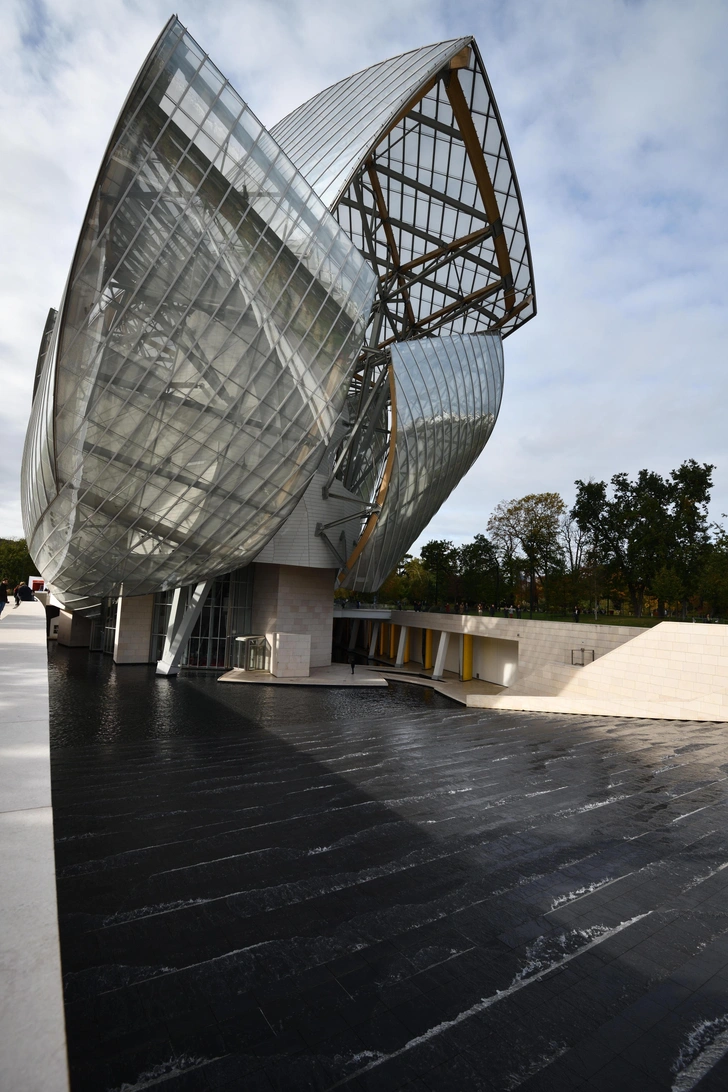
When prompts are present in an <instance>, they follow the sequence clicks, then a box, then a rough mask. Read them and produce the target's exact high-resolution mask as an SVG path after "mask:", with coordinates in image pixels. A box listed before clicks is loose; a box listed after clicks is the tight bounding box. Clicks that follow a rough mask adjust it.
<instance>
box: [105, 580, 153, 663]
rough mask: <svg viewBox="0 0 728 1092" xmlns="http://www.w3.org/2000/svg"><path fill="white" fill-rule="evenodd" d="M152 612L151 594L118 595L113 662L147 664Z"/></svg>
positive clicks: (148, 661)
mask: <svg viewBox="0 0 728 1092" xmlns="http://www.w3.org/2000/svg"><path fill="white" fill-rule="evenodd" d="M153 613H154V596H153V595H130V596H120V597H119V603H118V606H117V612H116V636H115V637H114V663H117V664H148V663H150V662H151V660H150V646H151V640H152V615H153Z"/></svg>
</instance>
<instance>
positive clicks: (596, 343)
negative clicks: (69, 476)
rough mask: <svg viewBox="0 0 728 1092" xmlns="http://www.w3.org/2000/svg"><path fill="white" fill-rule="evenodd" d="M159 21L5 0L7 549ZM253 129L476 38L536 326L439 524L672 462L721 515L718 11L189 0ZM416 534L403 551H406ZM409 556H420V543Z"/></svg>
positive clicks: (726, 477) (724, 129)
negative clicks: (698, 469) (521, 222)
mask: <svg viewBox="0 0 728 1092" xmlns="http://www.w3.org/2000/svg"><path fill="white" fill-rule="evenodd" d="M173 10H174V9H173V8H172V7H170V6H169V5H168V4H166V3H162V2H160V0H143V2H132V0H103V2H101V3H99V2H98V0H46V2H44V0H0V26H2V27H3V31H4V45H3V66H2V70H1V71H0V537H10V536H20V535H22V534H23V530H22V522H21V517H20V503H19V475H20V460H21V455H22V447H23V438H24V434H25V428H26V424H27V419H28V414H29V412H30V401H31V393H32V381H33V373H34V369H35V361H36V357H37V353H38V345H39V342H40V338H41V334H42V331H43V325H44V321H45V317H46V315H47V312H48V308H49V307H51V306H53V307H57V306H58V303H59V301H60V298H61V295H62V292H63V287H64V283H65V279H66V276H67V274H68V269H69V266H70V262H71V258H72V256H73V251H74V247H75V244H76V241H77V238H78V233H79V231H80V228H81V223H82V219H83V215H84V212H85V209H86V204H87V202H88V199H89V196H90V192H91V187H92V185H93V182H94V179H95V176H96V172H97V171H98V167H99V163H100V161H101V157H102V155H103V152H104V149H105V147H106V143H107V141H108V138H109V136H110V134H111V131H112V128H113V126H114V123H115V121H116V118H117V115H118V112H119V110H120V108H121V105H122V103H123V101H124V98H125V96H126V93H127V91H128V89H129V86H130V84H131V83H132V81H133V79H134V77H135V75H136V73H137V71H138V69H139V67H140V65H141V64H142V62H143V60H144V58H145V56H146V54H147V53H148V51H149V49H150V48H151V46H152V44H153V43H154V40H155V38H156V37H157V35H158V34H159V32H160V30H161V29H162V27H163V25H164V23H165V22H166V20H167V19H168V17H169V16H170V14H172V12H173ZM176 11H177V14H178V15H179V17H180V19H181V20H182V22H183V23H184V24H185V25H186V26H187V27H188V29H189V30H190V32H191V34H192V35H193V37H195V38H196V39H197V41H198V42H199V43H200V45H201V46H202V47H203V49H204V50H205V51H206V52H207V53H209V54H210V56H211V58H212V60H213V61H214V62H215V64H217V66H218V68H220V69H221V70H222V72H223V73H224V74H225V75H226V76H227V77H228V78H229V79H230V81H231V82H232V83H233V85H234V86H235V87H236V89H237V90H238V91H239V92H240V94H241V95H242V96H243V98H244V99H245V100H246V101H247V102H248V104H249V105H250V107H251V108H252V109H253V111H254V112H255V113H256V114H257V115H258V117H259V118H260V119H261V121H262V122H263V124H264V125H266V126H271V125H273V124H274V123H275V122H276V121H277V120H278V119H279V118H280V117H282V116H283V115H285V114H286V113H287V112H288V111H289V110H290V109H292V108H293V107H294V106H296V105H298V104H299V103H300V102H303V101H304V100H305V99H307V98H309V97H310V96H311V95H313V94H315V93H316V92H317V91H319V90H321V89H322V88H324V87H326V86H328V85H329V84H331V83H333V82H335V81H336V80H338V79H341V78H342V77H344V76H346V75H348V74H349V73H351V72H354V71H356V70H358V69H360V68H364V67H366V66H367V65H369V64H373V63H374V62H376V61H379V60H382V59H384V58H385V57H388V56H392V55H394V54H397V53H401V52H403V51H405V50H408V49H413V48H415V47H417V46H420V45H425V44H428V43H430V42H436V41H441V40H443V39H447V38H454V37H457V36H460V35H464V34H474V35H475V37H476V39H477V41H478V44H479V46H480V49H481V52H482V54H483V58H484V61H485V65H486V68H487V70H488V74H489V76H490V79H491V83H492V85H493V89H494V92H495V96H496V99H497V101H498V105H499V107H500V111H501V114H502V117H503V121H504V124H505V128H506V132H507V134H508V138H509V142H510V146H511V151H512V154H513V158H514V162H515V166H516V171H517V174H518V179H519V182H520V186H521V191H522V195H523V201H524V206H525V210H526V217H527V222H528V228H529V234H530V239H531V249H532V254H533V264H534V272H535V283H536V293H537V300H538V310H539V313H538V315H537V316H536V318H535V319H533V320H532V321H531V322H530V323H528V324H527V325H526V326H525V327H524V328H523V329H521V330H518V331H516V332H515V334H514V335H513V336H512V337H509V338H508V339H507V340H506V341H505V343H504V349H505V368H506V380H505V392H504V398H503V405H502V408H501V413H500V417H499V419H498V422H497V424H496V427H495V430H494V432H493V435H492V437H491V440H490V441H489V443H488V445H487V447H486V449H485V451H484V452H483V454H482V455H481V457H480V459H479V460H478V461H477V463H476V464H475V466H474V467H473V468H472V469H471V470H470V472H469V473H468V474H467V475H466V477H465V478H464V479H463V480H462V482H461V483H460V485H459V486H458V488H457V489H456V490H455V491H454V492H453V494H452V495H451V496H450V498H449V500H448V501H447V502H446V503H445V505H444V506H443V507H442V508H441V509H440V511H439V513H438V514H437V516H436V517H435V518H434V520H433V521H432V522H431V523H430V525H429V527H428V528H427V529H426V531H425V532H424V534H423V535H422V536H421V538H420V539H419V540H418V542H419V543H421V542H424V541H427V540H428V539H430V538H448V539H452V540H453V541H455V542H456V543H461V542H463V541H467V540H469V539H471V538H472V537H473V535H475V534H477V533H482V532H484V531H485V528H486V524H487V521H488V516H489V514H490V512H491V511H492V509H493V508H494V506H495V505H496V504H497V503H498V502H499V501H501V500H504V499H510V498H514V497H520V496H523V495H525V494H527V493H539V492H546V491H549V492H551V491H557V492H560V493H561V494H562V496H563V497H564V498H565V500H566V501H567V503H569V502H571V501H572V500H573V495H574V480H575V479H576V478H581V479H589V478H594V479H598V480H601V479H608V478H610V477H611V476H612V475H613V474H615V473H617V472H618V471H627V472H628V473H629V474H631V475H633V474H636V473H637V471H639V470H640V469H642V468H643V467H647V468H649V469H652V470H657V471H658V472H660V473H662V474H667V473H668V472H669V471H670V470H671V469H672V468H674V467H677V466H678V465H679V464H680V463H681V462H682V461H683V460H685V459H688V458H694V459H696V460H698V461H699V462H710V463H713V464H715V467H716V469H715V472H714V481H715V487H714V491H713V502H712V505H711V517H712V518H713V519H714V520H719V519H720V518H721V514H722V513H724V512H728V428H727V427H726V420H727V413H726V409H727V407H728V368H727V367H726V347H727V346H728V311H727V309H726V301H725V294H726V288H727V286H728V275H727V274H728V268H727V266H728V185H726V178H727V177H728V170H727V168H728V126H727V125H726V117H728V65H726V63H725V43H726V41H728V2H726V0H693V2H691V3H689V4H686V3H685V2H684V0H599V2H598V3H585V2H583V0H505V2H501V0H478V2H477V3H476V2H468V0H446V2H438V0H367V2H366V3H364V4H350V3H342V2H341V0H194V2H192V0H184V2H183V0H179V2H178V5H177V8H176ZM416 545H417V544H416ZM415 549H416V546H415Z"/></svg>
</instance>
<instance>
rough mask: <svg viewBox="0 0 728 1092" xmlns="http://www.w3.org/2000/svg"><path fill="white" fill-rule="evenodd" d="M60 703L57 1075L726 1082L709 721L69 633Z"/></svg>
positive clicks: (721, 835) (284, 1083)
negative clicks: (225, 659)
mask: <svg viewBox="0 0 728 1092" xmlns="http://www.w3.org/2000/svg"><path fill="white" fill-rule="evenodd" d="M51 710H52V716H51V722H52V724H51V727H52V739H53V749H52V771H53V796H54V816H55V833H56V859H57V876H58V897H59V918H60V927H61V947H62V959H63V971H64V986H65V993H66V1005H67V1008H66V1015H67V1027H68V1040H69V1051H70V1059H71V1073H72V1081H73V1085H72V1087H73V1092H82V1090H86V1089H88V1090H89V1092H90V1090H93V1092H102V1090H104V1089H108V1090H121V1089H124V1090H125V1092H133V1090H137V1089H139V1090H141V1089H142V1088H148V1087H152V1086H154V1087H157V1086H160V1087H161V1088H163V1089H164V1092H183V1090H184V1092H193V1090H197V1089H200V1090H203V1089H213V1088H214V1089H226V1090H229V1092H233V1090H235V1092H239V1090H240V1089H244V1090H245V1092H255V1090H258V1089H260V1090H264V1092H272V1090H280V1092H288V1090H292V1092H296V1090H298V1089H334V1088H339V1087H350V1088H351V1089H352V1090H353V1089H357V1092H359V1090H361V1089H365V1088H366V1089H370V1088H372V1089H373V1088H376V1089H377V1090H380V1089H381V1090H383V1089H385V1088H386V1089H397V1088H403V1089H404V1088H407V1089H408V1092H414V1090H416V1089H419V1090H420V1092H421V1090H422V1089H431V1090H434V1089H443V1090H447V1092H468V1090H470V1089H473V1090H476V1089H487V1090H490V1092H492V1090H499V1089H514V1088H523V1089H524V1090H530V1092H535V1090H537V1089H539V1090H542V1092H545V1090H546V1089H548V1090H550V1092H554V1090H556V1092H561V1089H571V1088H582V1089H610V1090H611V1089H619V1090H620V1092H626V1090H631V1089H634V1090H635V1092H649V1090H654V1089H665V1090H667V1089H671V1090H672V1089H674V1090H675V1092H684V1090H686V1089H690V1088H693V1087H697V1086H698V1084H699V1087H700V1092H709V1090H710V1089H715V1090H716V1092H717V1089H721V1090H722V1089H724V1088H726V1087H728V1039H727V1038H726V1034H725V1027H726V1020H728V836H727V835H726V805H727V804H728V794H727V792H726V788H727V786H728V736H727V735H726V731H727V726H724V725H714V724H711V725H705V724H690V723H679V724H678V723H671V722H655V721H636V720H616V719H608V718H587V717H558V716H551V717H549V716H540V715H529V714H516V713H497V712H490V711H485V710H468V709H465V708H464V707H463V706H460V705H457V704H456V703H453V702H451V701H450V700H449V699H447V698H444V697H442V696H440V695H438V694H436V693H434V692H433V691H431V690H424V689H421V688H419V687H414V686H408V685H407V684H404V683H402V684H399V683H398V684H396V685H394V686H391V687H390V688H388V689H387V690H384V689H381V690H379V689H377V690H363V691H352V690H320V689H316V690H314V689H304V688H300V689H299V688H275V687H257V686H256V687H253V686H251V687H243V686H238V687H236V686H231V685H221V684H219V683H217V682H216V677H215V676H200V675H189V676H184V675H183V676H181V677H179V678H177V679H157V678H155V676H154V674H153V668H147V667H120V668H116V667H114V666H113V665H112V664H111V663H110V659H109V658H108V657H102V656H100V655H95V656H89V655H88V654H87V653H85V652H83V651H81V650H79V651H70V650H64V649H60V648H58V649H54V651H53V653H52V658H51ZM696 1029H697V1030H696ZM711 1082H712V1083H711Z"/></svg>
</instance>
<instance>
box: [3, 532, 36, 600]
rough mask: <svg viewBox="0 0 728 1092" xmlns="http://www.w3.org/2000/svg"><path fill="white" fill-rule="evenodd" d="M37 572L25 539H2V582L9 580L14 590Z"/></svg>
mask: <svg viewBox="0 0 728 1092" xmlns="http://www.w3.org/2000/svg"><path fill="white" fill-rule="evenodd" d="M37 571H38V570H37V568H36V565H35V562H34V561H33V559H32V557H31V556H30V554H29V553H28V544H27V542H26V541H25V539H24V538H0V580H2V579H4V578H7V581H8V584H9V585H10V587H11V588H14V587H15V586H16V584H19V583H20V582H21V580H27V579H28V577H29V576H33V575H34V574H35V573H37Z"/></svg>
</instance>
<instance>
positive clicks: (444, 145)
mask: <svg viewBox="0 0 728 1092" xmlns="http://www.w3.org/2000/svg"><path fill="white" fill-rule="evenodd" d="M535 308H536V304H535V294H534V288H533V277H532V271H531V256H530V251H529V245H528V237H527V231H526V223H525V216H524V212H523V206H522V201H521V195H520V192H519V189H518V183H517V180H516V175H515V170H514V167H513V162H512V158H511V154H510V151H509V148H508V144H507V140H506V136H505V132H504V129H503V124H502V121H501V118H500V115H499V113H498V109H497V106H496V103H495V100H494V98H493V93H492V90H491V87H490V83H489V81H488V77H487V74H486V72H485V68H484V66H483V62H482V59H481V57H480V53H479V52H478V48H477V46H476V44H475V42H474V40H473V39H472V37H469V36H468V37H463V38H457V39H453V40H451V41H447V42H440V43H436V44H434V45H430V46H425V47H423V48H421V49H417V50H413V51H411V52H409V53H406V54H402V55H401V56H398V57H393V58H390V59H389V60H387V61H383V62H381V63H380V64H377V65H373V66H372V67H371V68H368V69H365V70H364V71H362V72H358V73H356V74H355V75H353V76H350V77H348V78H347V79H345V80H342V81H340V82H339V83H337V84H335V85H334V86H333V87H330V88H327V89H326V90H324V91H322V92H321V93H320V94H318V95H316V96H314V97H313V98H312V99H310V100H309V101H308V102H306V103H304V104H303V105H302V106H301V107H299V108H298V109H297V110H294V111H293V112H292V113H291V114H289V115H288V116H287V117H286V118H284V119H283V120H282V121H280V122H279V123H278V124H277V125H276V126H275V127H274V128H273V129H272V130H271V131H270V132H268V131H266V129H264V128H263V126H262V125H261V124H260V122H259V121H258V120H257V119H256V118H255V117H254V115H253V114H252V113H251V111H250V110H249V109H248V107H247V106H246V105H245V103H244V102H243V101H242V100H241V99H240V97H239V96H238V95H237V93H236V92H235V91H234V90H233V88H232V87H231V86H230V84H229V83H228V82H227V80H225V78H224V77H223V76H222V75H221V73H220V72H219V71H218V70H217V68H215V66H214V65H213V64H212V63H211V61H210V60H209V58H208V57H207V56H206V55H205V54H204V53H203V52H202V50H201V49H200V48H199V46H198V45H197V44H196V43H195V42H194V40H193V39H192V38H191V37H190V36H189V34H188V33H187V31H186V30H185V28H184V27H183V26H182V25H181V24H180V23H179V21H178V20H177V19H176V18H172V19H171V20H170V21H169V23H168V24H167V26H166V27H165V29H164V31H163V33H162V35H161V36H160V38H159V39H158V41H157V43H156V44H155V46H154V48H153V50H152V52H151V53H150V55H149V57H148V59H147V61H146V62H145V65H144V66H143V68H142V70H141V72H140V75H139V77H138V78H137V80H136V82H135V84H134V86H133V87H132V90H131V92H130V94H129V97H128V99H127V101H126V103H125V105H124V108H123V110H122V113H121V116H120V118H119V121H118V123H117V126H116V128H115V130H114V133H113V135H112V138H111V141H110V143H109V146H108V149H107V151H106V154H105V157H104V160H103V163H102V166H101V170H100V173H99V177H98V179H97V182H96V185H95V187H94V190H93V193H92V196H91V201H90V204H89V208H88V211H87V214H86V219H85V222H84V226H83V230H82V232H81V237H80V240H79V243H78V248H77V251H76V254H75V257H74V261H73V265H72V267H71V273H70V276H69V281H68V285H67V288H66V292H65V295H64V299H63V301H62V304H61V308H60V311H59V313H58V315H56V313H55V312H51V314H49V317H48V321H47V323H46V329H45V331H44V334H43V341H42V345H41V352H40V354H39V359H38V367H37V371H36V383H35V393H34V403H33V411H32V415H31V421H30V426H29V429H28V435H27V439H26V449H25V454H24V460H23V476H22V477H23V483H22V484H23V508H24V521H25V526H26V534H27V537H28V541H29V546H30V550H31V553H32V555H33V557H34V559H35V560H36V562H37V564H38V567H39V571H41V572H42V573H43V575H44V576H45V577H46V579H47V580H48V581H49V582H50V583H51V584H52V585H53V586H54V588H55V589H56V590H57V591H58V592H59V593H61V594H62V595H64V596H65V597H66V598H67V599H71V598H74V597H83V596H87V597H93V596H96V597H98V596H109V595H112V596H113V595H116V594H118V592H119V590H120V588H121V586H122V585H123V594H124V595H125V596H129V595H136V594H144V593H147V592H151V591H165V590H167V589H170V588H173V587H180V586H182V585H186V584H192V583H193V582H198V581H200V580H203V579H207V578H209V577H212V576H215V575H216V574H222V573H225V572H229V571H231V570H233V569H238V568H240V567H241V566H245V565H246V564H248V562H250V561H251V560H253V559H254V558H256V557H257V556H258V555H260V554H261V551H262V550H263V549H264V548H265V547H266V545H267V544H268V543H269V542H271V543H272V545H271V551H272V552H273V554H274V555H275V550H274V549H273V546H274V545H275V542H273V541H272V540H274V538H275V536H276V534H277V532H278V531H281V536H283V537H285V535H287V538H286V542H285V556H286V557H287V558H288V559H289V560H288V561H287V562H286V563H287V564H302V565H309V566H310V567H317V566H316V565H314V563H313V562H312V561H310V560H307V559H310V558H313V557H316V558H317V559H318V562H317V564H318V567H321V558H322V557H323V558H324V559H326V558H327V557H329V555H330V559H331V567H332V568H333V567H334V565H336V566H338V567H339V570H340V577H339V579H340V581H341V582H343V583H344V584H345V585H346V586H348V587H351V588H355V589H357V590H368V591H376V590H377V589H378V587H379V586H380V585H381V583H382V582H383V580H385V579H386V577H387V575H388V573H389V572H390V571H391V569H392V568H393V567H394V565H395V564H396V563H397V561H398V560H399V558H400V557H401V556H402V554H404V553H405V552H406V550H407V549H408V548H409V547H410V545H411V544H412V542H413V541H414V539H415V538H417V536H418V535H419V534H420V533H421V531H422V530H423V529H424V527H425V526H426V525H427V523H428V522H429V520H430V519H431V518H432V516H433V515H434V514H435V512H436V511H437V509H438V508H439V507H440V505H441V504H442V503H443V501H444V500H445V499H446V497H447V496H448V494H449V493H450V492H451V490H452V489H453V488H454V487H455V485H456V484H457V482H458V481H459V480H460V478H461V477H462V476H463V474H464V473H465V472H466V471H467V469H468V468H469V467H470V466H471V465H472V463H473V461H474V460H475V459H476V458H477V456H478V454H479V453H480V452H481V450H482V448H483V446H484V444H485V443H486V441H487V439H488V436H489V435H490V432H491V431H492V429H493V425H494V423H495V420H496V417H497V414H498V410H499V406H500V399H501V392H502V380H503V354H502V339H503V338H505V337H507V336H508V335H509V334H511V333H513V332H514V331H515V330H516V329H517V328H518V327H519V326H521V325H523V323H524V322H526V321H528V319H529V318H531V317H532V316H533V315H534V314H535ZM307 489H308V490H309V496H308V501H310V504H309V505H308V508H307V511H309V509H310V511H311V512H315V519H313V528H315V529H310V527H311V521H310V520H309V519H308V518H307V519H305V520H298V522H296V521H295V520H293V521H290V522H288V520H289V517H290V516H291V515H292V513H293V512H294V510H295V509H296V507H297V505H298V504H299V503H300V502H301V499H302V497H303V495H304V492H306V490H307ZM314 492H315V493H316V497H315V498H314V496H313V494H314ZM314 500H315V503H314ZM342 506H343V509H342ZM342 511H343V513H344V514H343V515H342ZM312 518H313V517H312ZM284 525H286V531H285V534H284V532H283V530H282V529H283V527H284ZM294 526H295V527H298V526H300V527H301V531H300V535H301V536H303V535H307V536H308V537H309V538H311V537H312V536H314V537H318V538H319V539H320V541H319V542H317V543H316V549H311V548H310V545H309V542H308V539H307V541H306V542H301V544H300V549H299V547H298V542H297V538H296V536H297V535H299V532H296V534H293V533H292V528H294ZM304 528H305V530H304ZM294 539H296V541H294ZM281 541H282V539H281ZM276 542H278V539H276ZM278 546H279V547H281V542H278ZM281 548H282V547H281ZM327 551H328V552H327ZM279 552H280V550H279ZM276 556H277V555H276ZM263 557H267V555H263ZM291 559H294V560H291ZM324 567H325V566H324Z"/></svg>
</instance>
